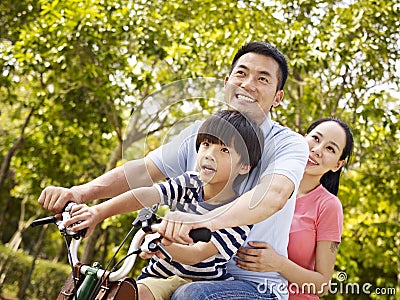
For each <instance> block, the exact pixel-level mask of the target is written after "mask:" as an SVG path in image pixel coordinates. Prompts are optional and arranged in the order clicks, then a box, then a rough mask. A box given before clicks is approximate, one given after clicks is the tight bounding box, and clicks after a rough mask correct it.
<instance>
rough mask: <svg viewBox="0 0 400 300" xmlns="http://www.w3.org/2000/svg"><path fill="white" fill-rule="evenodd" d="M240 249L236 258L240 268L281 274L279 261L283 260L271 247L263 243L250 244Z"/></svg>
mask: <svg viewBox="0 0 400 300" xmlns="http://www.w3.org/2000/svg"><path fill="white" fill-rule="evenodd" d="M248 245H249V246H251V247H252V248H247V247H240V248H239V250H238V252H237V253H236V257H234V260H235V262H236V263H237V265H238V267H239V268H242V269H244V270H248V271H254V272H279V270H278V269H279V265H280V263H279V261H280V259H281V258H283V256H282V255H280V254H278V253H277V252H276V251H275V250H274V249H273V248H272V247H271V246H270V245H268V244H267V243H262V242H249V243H248Z"/></svg>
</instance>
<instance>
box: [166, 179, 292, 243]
mask: <svg viewBox="0 0 400 300" xmlns="http://www.w3.org/2000/svg"><path fill="white" fill-rule="evenodd" d="M293 191H294V183H293V182H292V181H291V180H290V179H289V178H287V177H286V176H284V175H279V174H271V175H266V176H264V177H263V178H262V179H261V181H260V183H259V184H258V185H257V186H256V187H255V188H253V189H252V190H250V191H248V192H246V193H244V194H243V195H242V196H240V197H238V198H237V199H236V200H235V201H234V202H232V203H231V204H228V205H225V206H221V207H220V208H218V209H214V210H213V211H211V212H209V213H207V214H204V215H192V214H186V213H182V212H170V213H168V214H167V216H166V217H165V218H164V219H163V221H162V223H161V226H160V229H159V232H160V233H161V235H163V236H164V238H165V239H164V241H163V242H165V243H168V241H166V240H169V241H174V242H177V243H182V244H187V243H192V242H193V241H192V239H191V238H190V237H189V231H190V230H192V229H194V228H200V227H207V228H209V229H211V231H215V230H218V229H222V228H226V227H234V226H241V225H247V224H255V223H258V222H261V221H263V220H265V219H266V218H268V217H270V216H272V215H273V214H274V213H276V212H277V211H279V210H280V209H282V208H283V207H284V205H285V204H286V202H287V200H288V199H289V198H290V196H291V194H292V193H293Z"/></svg>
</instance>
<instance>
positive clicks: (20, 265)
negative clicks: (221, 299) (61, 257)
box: [0, 245, 71, 300]
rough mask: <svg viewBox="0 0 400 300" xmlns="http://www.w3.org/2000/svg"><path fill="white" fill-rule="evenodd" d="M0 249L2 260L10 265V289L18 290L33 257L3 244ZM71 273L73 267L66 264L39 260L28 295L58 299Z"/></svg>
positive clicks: (37, 297) (7, 278)
mask: <svg viewBox="0 0 400 300" xmlns="http://www.w3.org/2000/svg"><path fill="white" fill-rule="evenodd" d="M0 250H1V251H0V258H1V261H2V262H7V266H8V267H9V269H8V270H7V274H6V278H5V284H6V285H7V288H8V289H10V290H14V291H18V290H19V288H20V286H21V283H22V282H23V281H24V280H25V276H26V274H28V271H29V268H30V267H31V264H32V260H33V258H32V257H31V256H28V255H26V253H23V252H22V251H12V250H11V249H9V248H8V247H5V246H3V245H0ZM69 273H71V267H69V266H68V265H66V264H61V263H53V262H51V261H47V260H37V261H36V265H35V271H34V273H33V274H32V278H31V281H30V284H29V286H28V288H27V290H26V295H28V297H29V299H48V300H53V299H56V298H57V295H58V293H59V292H60V290H61V287H62V286H63V284H64V282H65V281H66V280H67V277H68V275H69ZM49 274H51V276H49Z"/></svg>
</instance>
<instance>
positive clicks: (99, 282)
mask: <svg viewBox="0 0 400 300" xmlns="http://www.w3.org/2000/svg"><path fill="white" fill-rule="evenodd" d="M134 229H135V227H132V228H131V230H129V232H128V234H127V235H126V236H125V238H124V239H123V241H122V242H121V243H120V245H119V246H118V249H117V250H116V251H115V253H114V255H113V256H112V257H111V259H110V260H109V262H108V264H107V266H106V267H105V268H104V271H103V274H102V275H101V280H100V281H98V282H97V283H96V285H95V287H94V288H93V292H92V293H91V296H90V299H89V300H91V299H94V297H95V296H96V295H97V293H98V292H99V290H100V288H101V286H102V285H103V283H104V282H105V281H106V280H107V279H108V278H109V276H110V274H111V272H112V271H110V272H108V274H107V276H105V277H104V275H105V274H106V272H107V269H108V268H109V267H110V265H111V263H112V262H113V261H114V260H115V257H116V256H117V254H118V252H119V251H120V250H121V248H122V246H123V245H124V244H125V242H126V240H127V239H128V237H129V236H130V235H131V234H132V232H133V230H134ZM126 257H127V255H126V256H125V257H124V258H123V259H125V258H126ZM117 264H119V262H117ZM114 266H115V265H114ZM112 270H114V267H113V269H112Z"/></svg>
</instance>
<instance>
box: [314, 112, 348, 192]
mask: <svg viewBox="0 0 400 300" xmlns="http://www.w3.org/2000/svg"><path fill="white" fill-rule="evenodd" d="M330 121H332V122H336V123H337V124H339V125H340V127H342V128H343V130H344V132H345V133H346V145H345V146H344V148H343V151H342V155H341V156H340V160H347V162H346V164H345V165H347V164H348V163H349V161H350V157H351V154H352V151H353V144H354V141H353V134H352V132H351V130H350V128H349V126H348V125H347V124H346V123H345V122H343V121H341V120H339V119H337V118H322V119H318V120H316V121H314V122H313V123H312V124H311V125H310V127H308V129H307V134H308V133H310V132H311V131H312V130H313V129H314V128H315V127H317V126H318V125H319V124H321V123H324V122H330ZM342 168H343V167H340V169H339V170H337V171H336V172H332V171H328V172H326V173H325V174H324V175H322V177H321V179H320V183H321V184H322V185H323V186H324V187H325V188H326V189H327V190H328V191H329V192H330V193H332V194H334V195H337V193H338V191H339V181H340V174H341V171H342Z"/></svg>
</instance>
